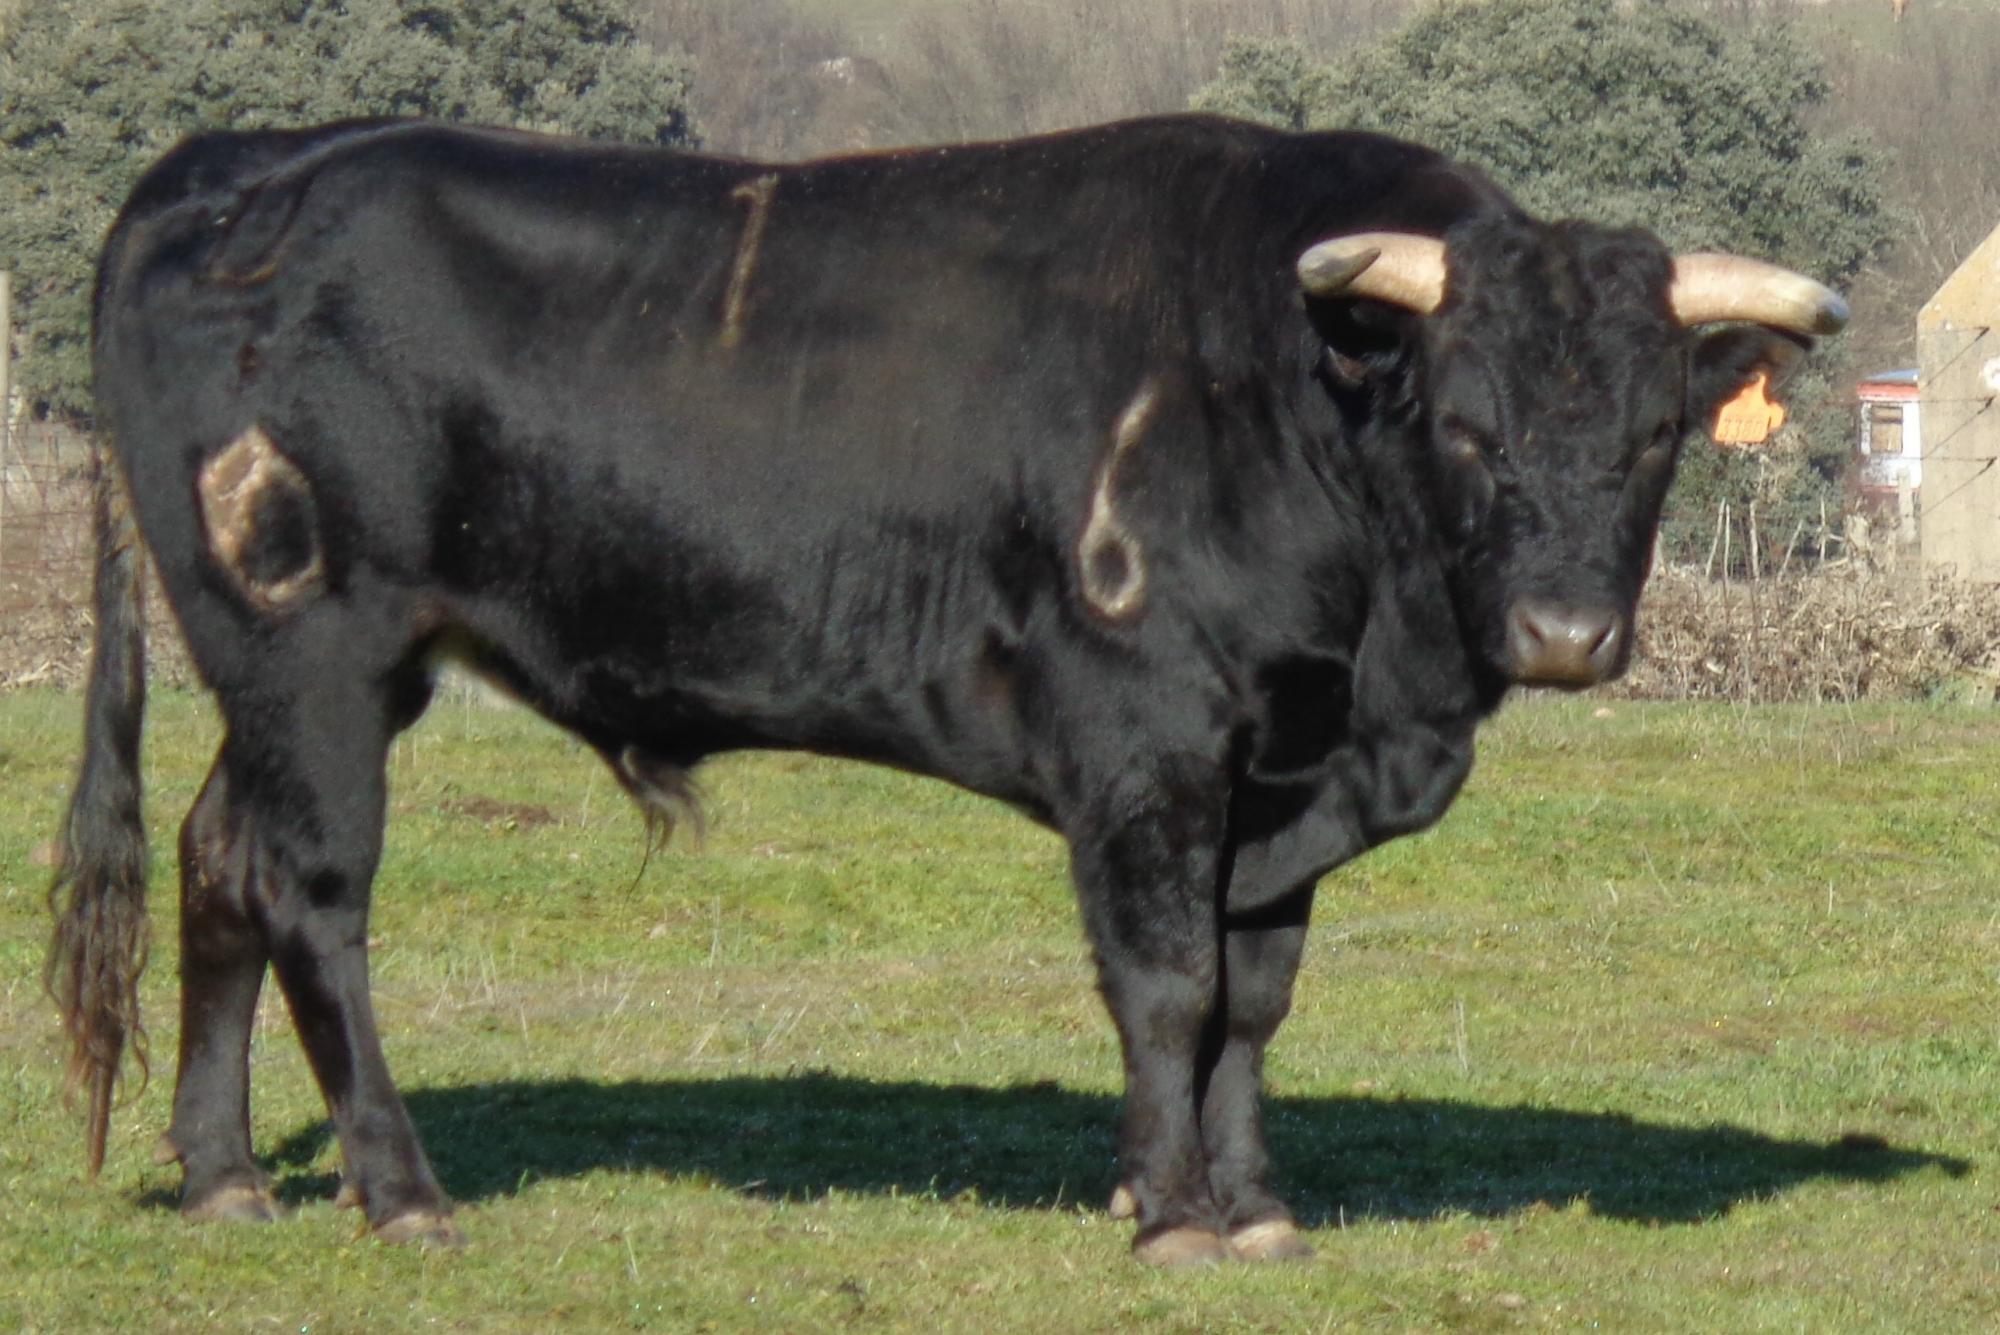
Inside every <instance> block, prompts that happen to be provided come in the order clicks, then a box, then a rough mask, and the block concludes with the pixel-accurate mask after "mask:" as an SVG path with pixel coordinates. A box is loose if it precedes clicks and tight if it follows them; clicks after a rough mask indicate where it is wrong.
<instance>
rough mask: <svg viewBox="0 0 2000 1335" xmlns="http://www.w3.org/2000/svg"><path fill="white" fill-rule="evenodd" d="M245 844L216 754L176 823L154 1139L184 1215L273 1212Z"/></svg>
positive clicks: (258, 957)
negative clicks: (167, 1116) (178, 1188)
mask: <svg viewBox="0 0 2000 1335" xmlns="http://www.w3.org/2000/svg"><path fill="white" fill-rule="evenodd" d="M249 852H250V849H249V846H248V844H247V843H246V841H244V840H242V839H240V838H238V837H237V832H236V828H235V825H234V822H233V821H232V803H231V801H230V793H229V778H228V774H227V771H226V769H225V767H224V764H223V761H222V759H221V757H218V758H217V760H216V763H215V767H214V768H213V769H212V770H211V771H210V772H209V776H208V782H207V783H206V784H204V785H203V787H202V790H201V796H200V797H199V798H197V799H196V800H195V804H194V808H193V809H192V810H191V811H189V812H188V817H187V820H186V821H185V822H184V823H183V824H182V826H181V844H180V856H181V1049H180V1071H179V1075H178V1077H177V1079H176V1081H175V1085H174V1119H173V1125H172V1127H171V1129H169V1130H168V1132H167V1134H166V1137H165V1138H164V1139H163V1140H162V1142H161V1147H160V1148H161V1154H162V1158H163V1160H167V1159H172V1160H178V1161H179V1162H180V1164H181V1169H182V1175H183V1184H184V1185H183V1189H182V1192H181V1211H182V1213H184V1214H185V1215H186V1216H187V1217H188V1218H190V1219H244V1220H269V1219H272V1218H275V1217H276V1214H277V1206H276V1203H275V1202H274V1201H273V1199H272V1197H271V1192H270V1188H269V1186H268V1184H267V1183H266V1182H265V1179H264V1175H263V1173H261V1172H260V1171H258V1168H257V1165H256V1163H255V1162H254V1161H253V1160H252V1159H251V1155H250V1030H251V1026H252V1024H253V1023H254V1022H255V1017H256V1009H257V994H258V992H259V991H260V990H261V989H262V987H263V983H264V968H265V964H266V962H267V960H268V956H267V955H266V953H265V950H264V938H263V933H262V931H261V930H260V929H259V928H258V926H257V924H256V922H255V921H254V920H253V919H252V917H251V914H250V907H249V899H248V895H249V891H250V884H251V877H250V866H249Z"/></svg>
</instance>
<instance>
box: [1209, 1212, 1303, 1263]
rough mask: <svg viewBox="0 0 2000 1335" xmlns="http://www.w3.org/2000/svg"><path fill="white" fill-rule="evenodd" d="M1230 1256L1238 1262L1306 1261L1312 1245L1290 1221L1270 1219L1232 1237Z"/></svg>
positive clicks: (1247, 1227) (1233, 1234) (1250, 1226)
mask: <svg viewBox="0 0 2000 1335" xmlns="http://www.w3.org/2000/svg"><path fill="white" fill-rule="evenodd" d="M1229 1253H1230V1255H1232V1256H1234V1257H1235V1258H1236V1259H1237V1260H1239V1261H1303V1260H1305V1259H1306V1258H1308V1257H1310V1256H1311V1255H1312V1254H1313V1249H1312V1244H1310V1243H1308V1242H1307V1241H1306V1239H1305V1235H1304V1234H1302V1233H1300V1232H1299V1226H1298V1225H1297V1224H1294V1223H1293V1222H1292V1221H1291V1220H1289V1219H1267V1220H1265V1221H1264V1222H1263V1223H1261V1224H1250V1225H1247V1226H1245V1227H1243V1228H1239V1229H1237V1230H1236V1231H1235V1232H1234V1233H1231V1234H1230V1235H1229Z"/></svg>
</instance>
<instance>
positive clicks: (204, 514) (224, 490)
mask: <svg viewBox="0 0 2000 1335" xmlns="http://www.w3.org/2000/svg"><path fill="white" fill-rule="evenodd" d="M197 490H198V492H199V493H200V496H201V519H202V526H203V528H204V530H205V531H206V534H207V538H208V550H209V554H210V555H211V556H213V557H214V558H215V561H216V564H217V565H218V566H220V567H221V568H222V570H223V572H224V573H225V574H226V575H227V576H228V577H229V580H230V582H231V583H232V584H233V585H234V586H235V587H236V590H237V592H239V593H241V594H242V595H243V596H244V597H245V598H246V599H248V600H249V601H250V602H251V603H252V604H253V605H254V606H256V607H258V608H260V609H262V610H264V611H267V612H276V611H282V610H284V609H286V608H289V607H292V606H294V605H296V604H298V603H299V602H301V601H303V600H305V599H306V598H308V597H310V596H311V595H312V594H314V593H316V592H318V591H319V589H320V588H321V586H322V585H323V584H324V582H325V576H326V560H325V553H324V550H323V548H322V545H321V541H320V530H319V506H318V503H317V502H316V501H315V500H314V499H313V492H312V485H311V483H310V482H309V481H308V480H307V478H306V475H305V474H304V473H302V472H300V471H299V467H298V465H297V464H295V463H293V462H292V461H291V460H290V459H288V458H286V457H285V455H284V453H283V451H281V450H280V449H279V448H278V446H277V444H276V443H275V442H273V441H272V439H271V437H270V436H269V435H268V434H267V433H266V432H265V430H264V428H262V427H261V426H253V427H251V428H250V429H249V430H248V431H245V432H244V433H243V434H242V435H240V436H238V437H237V438H236V439H235V440H233V441H231V442H230V443H229V446H228V448H226V449H224V450H223V451H222V452H221V453H219V454H217V455H215V456H213V457H212V458H210V459H209V460H208V461H207V462H206V463H204V464H203V465H202V467H201V475H200V478H199V480H198V482H197Z"/></svg>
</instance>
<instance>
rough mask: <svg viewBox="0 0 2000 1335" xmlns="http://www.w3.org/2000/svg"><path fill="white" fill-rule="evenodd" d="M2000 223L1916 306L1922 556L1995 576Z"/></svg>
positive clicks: (1934, 564) (1999, 543) (1999, 477)
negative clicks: (1920, 398) (1921, 449)
mask: <svg viewBox="0 0 2000 1335" xmlns="http://www.w3.org/2000/svg"><path fill="white" fill-rule="evenodd" d="M1995 326H2000V227H1996V228H1995V229H1994V230H1993V231H1992V233H1991V234H1989V235H1988V236H1987V238H1986V239H1985V240H1984V241H1982V242H1981V243H1980V244H1979V247H1978V248H1977V249H1976V250H1974V251H1973V252H1972V254H1971V255H1970V256H1969V257H1967V259H1966V261H1965V263H1963V264H1961V265H1960V266H1959V267H1958V270H1957V272H1955V273H1953V274H1952V276H1951V277H1950V278H1948V279H1946V280H1945V283H1944V286H1943V287H1940V288H1939V289H1938V290H1937V292H1936V294H1935V295H1934V296H1932V297H1931V299H1930V300H1929V301H1928V302H1926V303H1925V304H1924V308H1923V309H1922V310H1920V311H1918V312H1917V363H1918V367H1919V372H1920V373H1919V376H1918V381H1917V383H1918V385H1919V386H1920V387H1921V393H1922V396H1923V423H1924V437H1923V438H1924V465H1923V467H1924V486H1923V495H1922V502H1921V503H1922V508H1923V522H1922V534H1923V537H1922V542H1923V563H1924V566H1925V567H1926V568H1937V569H1949V570H1951V571H1953V572H1955V573H1956V574H1958V575H1960V576H1961V577H1963V578H1966V579H1975V580H1982V581H1988V582H1993V583H2000V404H1996V399H2000V329H1996V328H1995Z"/></svg>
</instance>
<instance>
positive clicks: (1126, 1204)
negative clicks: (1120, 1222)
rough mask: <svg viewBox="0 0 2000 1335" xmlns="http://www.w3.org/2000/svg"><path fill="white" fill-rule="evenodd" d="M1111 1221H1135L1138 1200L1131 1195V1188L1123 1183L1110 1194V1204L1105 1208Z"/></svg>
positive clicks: (1137, 1215) (1137, 1211) (1137, 1213)
mask: <svg viewBox="0 0 2000 1335" xmlns="http://www.w3.org/2000/svg"><path fill="white" fill-rule="evenodd" d="M1105 1208H1106V1209H1107V1210H1109V1211H1110V1213H1111V1217H1112V1218H1113V1219H1137V1218H1138V1217H1139V1198H1138V1197H1137V1196H1134V1195H1133V1194H1132V1188H1131V1187H1130V1186H1128V1185H1126V1184H1125V1183H1123V1182H1120V1183H1119V1184H1118V1187H1117V1189H1116V1190H1114V1191H1113V1192H1112V1193H1111V1204H1110V1205H1108V1206H1106V1207H1105Z"/></svg>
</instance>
